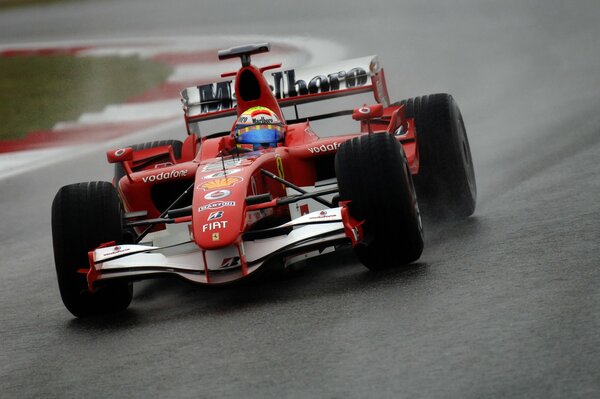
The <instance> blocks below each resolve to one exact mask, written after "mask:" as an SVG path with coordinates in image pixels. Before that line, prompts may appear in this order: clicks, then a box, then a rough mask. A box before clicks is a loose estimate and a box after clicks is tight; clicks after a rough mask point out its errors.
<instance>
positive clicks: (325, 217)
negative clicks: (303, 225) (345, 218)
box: [308, 210, 337, 220]
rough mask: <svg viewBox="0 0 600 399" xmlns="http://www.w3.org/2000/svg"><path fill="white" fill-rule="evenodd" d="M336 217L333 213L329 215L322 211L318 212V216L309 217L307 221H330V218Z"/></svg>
mask: <svg viewBox="0 0 600 399" xmlns="http://www.w3.org/2000/svg"><path fill="white" fill-rule="evenodd" d="M336 217H337V215H336V214H335V213H332V214H330V213H329V212H327V211H325V210H323V211H321V212H319V214H318V215H316V216H311V217H309V218H308V219H309V220H322V219H331V218H336Z"/></svg>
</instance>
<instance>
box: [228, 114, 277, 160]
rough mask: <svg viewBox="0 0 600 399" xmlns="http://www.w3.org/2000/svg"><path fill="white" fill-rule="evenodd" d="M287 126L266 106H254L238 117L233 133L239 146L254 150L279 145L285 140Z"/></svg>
mask: <svg viewBox="0 0 600 399" xmlns="http://www.w3.org/2000/svg"><path fill="white" fill-rule="evenodd" d="M284 133H285V127H284V126H283V123H281V121H280V120H279V118H278V117H277V114H276V113H275V112H273V111H271V110H270V109H269V108H266V107H252V108H248V109H247V110H246V111H244V112H243V113H242V114H241V115H240V116H239V118H238V119H237V121H236V123H235V126H234V131H233V135H234V138H235V142H236V143H237V145H238V147H247V148H251V149H252V150H260V149H261V148H268V147H277V143H280V142H282V141H283V137H284Z"/></svg>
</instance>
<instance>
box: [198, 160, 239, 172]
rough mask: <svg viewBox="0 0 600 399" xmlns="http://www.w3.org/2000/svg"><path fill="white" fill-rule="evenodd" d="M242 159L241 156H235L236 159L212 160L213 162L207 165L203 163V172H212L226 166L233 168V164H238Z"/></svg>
mask: <svg viewBox="0 0 600 399" xmlns="http://www.w3.org/2000/svg"><path fill="white" fill-rule="evenodd" d="M243 161H244V159H243V158H236V159H226V160H223V161H219V162H213V163H209V164H207V165H204V167H203V168H202V171H203V172H213V171H216V170H219V169H223V168H225V169H227V168H233V167H235V166H240V164H241V163H242V162H243Z"/></svg>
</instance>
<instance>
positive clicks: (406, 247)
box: [335, 133, 423, 270]
mask: <svg viewBox="0 0 600 399" xmlns="http://www.w3.org/2000/svg"><path fill="white" fill-rule="evenodd" d="M335 172H336V176H337V179H338V186H339V193H340V199H341V200H343V201H351V202H350V203H349V205H348V206H349V210H350V214H351V215H352V217H354V218H355V219H357V220H364V221H365V223H364V224H363V233H364V236H365V239H364V240H363V242H361V243H359V244H357V245H356V246H355V252H356V254H357V256H358V258H359V259H360V261H361V262H362V263H363V264H364V265H365V266H366V267H367V268H369V269H371V270H378V269H383V268H386V267H388V266H391V265H397V264H407V263H410V262H413V261H415V260H417V259H418V258H419V257H420V256H421V253H422V252H423V227H422V224H421V216H420V212H419V206H418V203H417V196H416V193H415V187H414V185H413V181H412V177H411V175H410V171H409V168H408V162H407V160H406V156H405V155H404V150H403V149H402V145H401V144H400V143H399V142H398V141H397V140H396V139H395V138H394V137H392V136H391V135H389V134H387V133H374V134H369V135H363V136H359V137H355V138H353V139H351V140H348V141H346V142H345V143H343V144H342V145H341V146H340V148H339V149H338V151H337V154H336V157H335Z"/></svg>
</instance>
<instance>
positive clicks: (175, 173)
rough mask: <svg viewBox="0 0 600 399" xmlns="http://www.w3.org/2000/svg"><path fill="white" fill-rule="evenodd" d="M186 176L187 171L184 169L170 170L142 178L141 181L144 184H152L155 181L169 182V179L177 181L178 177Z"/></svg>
mask: <svg viewBox="0 0 600 399" xmlns="http://www.w3.org/2000/svg"><path fill="white" fill-rule="evenodd" d="M187 174H188V171H187V170H185V169H184V170H172V171H170V172H161V173H159V174H157V175H151V176H145V177H142V181H143V182H144V183H154V182H155V181H162V180H170V179H177V178H179V177H185V176H187Z"/></svg>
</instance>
